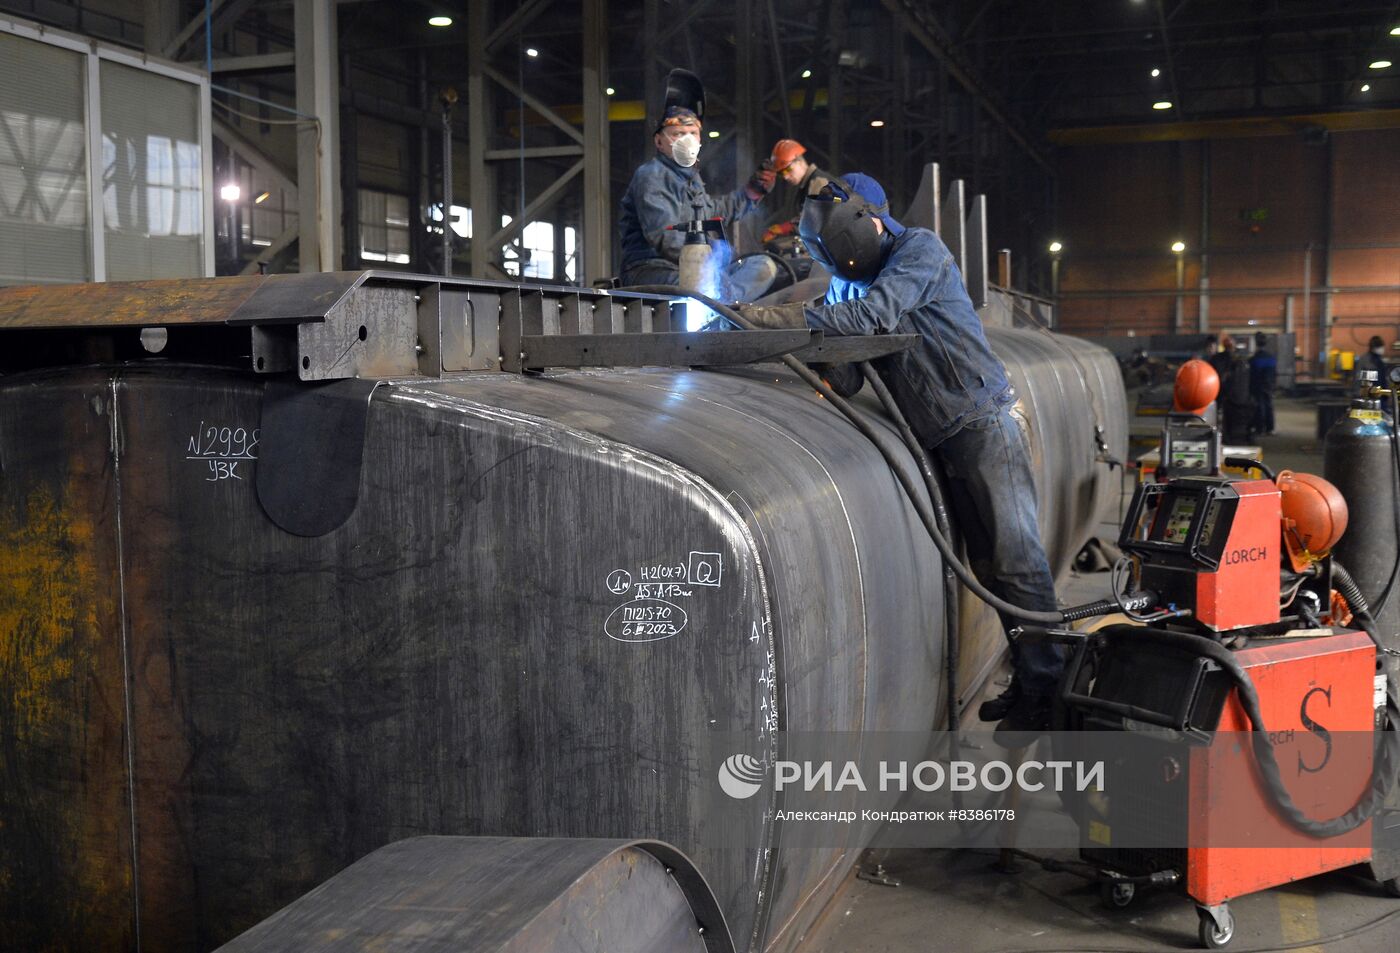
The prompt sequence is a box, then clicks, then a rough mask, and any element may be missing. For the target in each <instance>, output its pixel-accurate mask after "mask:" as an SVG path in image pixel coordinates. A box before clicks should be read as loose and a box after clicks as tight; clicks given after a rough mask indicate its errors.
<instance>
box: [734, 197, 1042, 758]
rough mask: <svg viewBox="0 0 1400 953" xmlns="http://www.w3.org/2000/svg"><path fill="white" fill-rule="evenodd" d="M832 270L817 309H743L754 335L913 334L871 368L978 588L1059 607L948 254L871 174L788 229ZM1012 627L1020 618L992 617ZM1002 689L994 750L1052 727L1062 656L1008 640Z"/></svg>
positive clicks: (997, 372)
mask: <svg viewBox="0 0 1400 953" xmlns="http://www.w3.org/2000/svg"><path fill="white" fill-rule="evenodd" d="M798 230H799V233H800V234H801V236H802V239H803V241H804V242H805V243H806V245H807V248H808V250H809V251H810V252H811V254H812V257H813V258H815V259H816V260H817V261H818V262H820V263H821V264H822V265H823V266H824V267H825V268H826V269H827V270H828V271H830V272H831V273H832V276H833V277H832V279H831V286H830V288H829V289H828V291H827V294H826V298H825V300H824V301H822V302H820V303H817V302H796V303H793V304H784V305H774V306H767V307H762V306H749V307H745V308H744V309H743V314H744V315H745V317H747V318H749V319H750V320H751V321H753V322H754V323H755V324H758V325H760V326H762V327H778V328H782V327H803V326H809V327H813V328H819V329H821V330H825V331H829V332H830V333H832V334H847V335H850V334H918V335H919V337H920V342H919V344H918V346H916V347H914V348H912V349H910V350H907V351H901V352H900V353H898V354H892V355H889V356H887V357H881V358H876V359H875V360H874V361H873V364H874V365H875V368H876V370H877V371H878V373H879V374H880V377H881V378H882V379H883V380H884V382H885V384H886V385H887V386H888V387H889V389H890V392H891V393H892V394H893V396H894V399H895V402H896V403H897V404H898V405H899V409H900V410H901V411H902V412H903V414H904V416H905V417H906V418H908V421H909V425H910V427H911V429H912V430H913V431H914V434H915V436H916V437H917V438H918V440H919V442H920V443H921V444H922V445H923V446H924V448H925V449H926V450H928V451H929V452H930V454H931V456H932V457H933V458H934V460H936V461H937V462H938V463H939V464H941V466H942V467H943V470H944V473H945V474H946V475H947V477H948V490H949V493H950V497H951V498H950V500H949V504H950V507H951V509H952V510H953V513H954V515H955V517H956V519H957V521H958V526H959V527H960V528H961V530H962V533H963V538H964V541H965V542H966V544H967V553H968V557H969V562H970V563H971V566H972V569H973V571H974V572H975V573H976V574H977V577H978V579H980V580H981V581H982V583H983V584H984V585H985V586H986V587H987V588H988V589H990V590H991V591H992V592H994V593H996V594H997V595H998V596H1000V597H1001V598H1003V599H1005V600H1007V601H1008V602H1011V603H1013V604H1015V605H1018V606H1021V607H1022V608H1026V609H1033V610H1038V611H1052V610H1054V609H1056V608H1057V602H1056V599H1055V588H1054V579H1053V577H1052V576H1051V574H1050V563H1049V560H1047V559H1046V557H1045V548H1044V546H1043V545H1042V544H1041V540H1040V529H1039V524H1038V521H1037V516H1036V494H1035V483H1034V482H1033V480H1032V478H1031V465H1030V449H1029V446H1028V441H1027V437H1026V433H1025V432H1024V431H1023V429H1022V425H1021V424H1020V423H1019V422H1018V418H1017V415H1016V414H1015V413H1014V412H1013V408H1014V406H1015V405H1016V394H1015V391H1014V390H1013V389H1012V387H1011V383H1010V381H1009V380H1008V378H1007V374H1006V368H1005V366H1003V364H1002V363H1001V361H1000V360H999V359H998V358H997V356H996V355H995V354H993V353H992V350H991V347H990V346H989V345H988V344H987V336H986V334H985V333H984V331H983V329H982V322H981V320H980V319H979V318H978V317H977V313H976V311H975V310H974V309H973V307H972V301H971V299H969V298H968V295H967V291H966V289H965V288H964V287H963V282H962V276H961V274H960V273H959V271H958V268H957V265H956V264H954V262H953V256H952V254H951V253H950V252H949V251H948V248H947V246H945V245H944V244H943V242H942V241H941V240H940V239H939V237H938V236H937V235H935V234H934V233H933V232H931V231H928V230H927V229H923V228H905V227H903V226H902V225H900V224H899V222H897V221H895V219H894V218H893V217H892V216H891V215H890V213H889V206H888V204H887V203H886V200H885V190H884V189H883V188H881V186H880V184H879V183H878V182H876V181H875V180H874V179H872V178H871V177H870V176H867V175H861V174H859V173H853V174H851V175H847V176H845V177H844V178H835V179H833V180H832V182H831V184H830V185H828V186H827V188H825V189H823V191H822V192H821V193H820V194H819V195H816V196H813V197H810V198H808V200H807V202H806V204H805V205H804V206H803V211H802V219H801V222H800V224H799V227H798ZM1002 625H1003V626H1004V627H1006V628H1008V629H1009V628H1010V627H1012V626H1014V625H1016V621H1015V620H1014V619H1012V618H1010V617H1007V616H1003V617H1002ZM1011 656H1012V664H1013V675H1012V681H1011V686H1010V687H1009V688H1008V689H1007V690H1006V691H1005V692H1004V693H1002V695H1001V696H1000V697H998V698H995V699H992V700H989V701H987V702H985V703H984V704H983V705H982V707H981V708H980V709H979V711H978V715H979V716H980V717H981V718H982V720H983V721H999V724H998V725H997V735H996V738H997V741H998V743H1000V744H1003V745H1005V746H1007V747H1024V746H1025V745H1026V744H1029V743H1030V741H1032V740H1033V739H1034V738H1035V737H1036V735H1038V734H1039V733H1041V732H1043V731H1045V730H1046V729H1048V728H1049V726H1050V715H1051V707H1052V700H1053V698H1054V693H1055V690H1056V687H1057V683H1058V682H1059V678H1060V674H1061V671H1062V670H1063V668H1064V660H1063V656H1062V654H1061V652H1060V650H1059V648H1057V647H1056V646H1053V645H1050V644H1047V643H1043V642H1042V643H1025V644H1019V643H1013V644H1012V646H1011Z"/></svg>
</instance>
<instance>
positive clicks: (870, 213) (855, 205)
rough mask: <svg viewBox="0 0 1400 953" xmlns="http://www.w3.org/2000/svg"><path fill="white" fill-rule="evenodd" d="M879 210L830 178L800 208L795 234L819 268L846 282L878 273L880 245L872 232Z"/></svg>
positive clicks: (869, 277)
mask: <svg viewBox="0 0 1400 953" xmlns="http://www.w3.org/2000/svg"><path fill="white" fill-rule="evenodd" d="M878 217H879V209H878V208H877V207H876V206H874V205H871V204H870V202H868V201H867V200H866V199H865V198H864V197H863V196H861V195H860V194H859V193H858V192H856V191H855V190H854V189H852V188H850V187H849V186H848V185H847V184H846V183H845V182H843V181H841V180H839V179H833V180H832V181H831V182H830V183H829V184H828V185H827V186H826V187H825V188H823V189H822V190H821V192H819V193H817V194H816V195H813V196H809V197H808V199H807V201H806V203H804V204H803V206H802V219H801V220H800V221H799V222H798V225H797V232H798V234H799V235H801V236H802V241H803V242H804V243H805V244H806V246H807V251H808V252H810V253H811V255H812V257H813V258H814V259H815V260H816V261H817V262H818V264H820V265H821V266H822V267H824V268H826V269H827V270H828V271H830V272H831V273H833V274H836V275H840V276H841V277H842V278H845V279H846V280H847V281H871V280H873V279H874V278H875V276H876V275H878V274H879V273H880V264H881V258H882V257H883V255H882V252H883V242H882V240H881V237H880V233H879V232H878V231H876V230H875V222H874V220H875V219H876V218H878Z"/></svg>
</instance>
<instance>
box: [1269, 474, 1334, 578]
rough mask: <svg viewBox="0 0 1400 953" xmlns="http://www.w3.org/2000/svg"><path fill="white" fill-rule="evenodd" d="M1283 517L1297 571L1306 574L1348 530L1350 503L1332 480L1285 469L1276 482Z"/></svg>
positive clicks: (1285, 537)
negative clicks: (1309, 567)
mask: <svg viewBox="0 0 1400 953" xmlns="http://www.w3.org/2000/svg"><path fill="white" fill-rule="evenodd" d="M1274 482H1275V483H1276V484H1277V485H1278V489H1279V509H1280V510H1281V512H1282V514H1283V540H1284V544H1285V545H1286V546H1287V547H1288V555H1289V558H1290V559H1291V560H1292V562H1293V568H1294V569H1295V570H1296V571H1298V572H1302V571H1303V570H1304V569H1305V568H1306V567H1307V566H1308V565H1309V564H1310V563H1313V562H1315V561H1316V560H1318V559H1321V558H1322V557H1323V556H1326V555H1327V554H1328V552H1330V551H1331V549H1332V547H1333V546H1335V545H1336V544H1337V540H1339V539H1341V538H1342V534H1343V533H1345V532H1346V531H1347V516H1348V513H1347V501H1346V498H1345V497H1343V496H1342V491H1341V490H1338V489H1337V488H1336V487H1335V486H1333V485H1332V484H1331V483H1329V482H1328V481H1326V480H1324V479H1323V478H1322V477H1320V476H1314V475H1313V474H1311V473H1294V472H1293V471H1292V470H1282V471H1280V472H1279V475H1278V478H1277V479H1276V480H1275V481H1274Z"/></svg>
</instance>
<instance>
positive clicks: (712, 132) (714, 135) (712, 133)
mask: <svg viewBox="0 0 1400 953" xmlns="http://www.w3.org/2000/svg"><path fill="white" fill-rule="evenodd" d="M710 138H711V139H718V138H719V130H718V129H711V130H710Z"/></svg>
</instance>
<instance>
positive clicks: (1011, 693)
mask: <svg viewBox="0 0 1400 953" xmlns="http://www.w3.org/2000/svg"><path fill="white" fill-rule="evenodd" d="M1019 697H1021V690H1020V689H1019V688H1018V687H1017V686H1016V679H1015V678H1012V679H1011V684H1010V685H1008V686H1006V690H1005V691H1003V692H1002V693H1001V694H1000V695H998V696H997V697H996V698H989V699H987V700H986V701H984V702H983V703H982V704H980V705H978V706H977V718H978V720H980V721H1001V720H1002V719H1003V718H1005V717H1006V715H1007V713H1008V712H1010V711H1011V706H1012V705H1015V704H1016V699H1017V698H1019Z"/></svg>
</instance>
